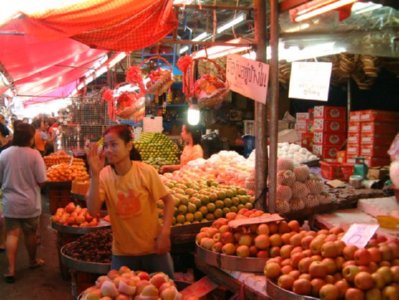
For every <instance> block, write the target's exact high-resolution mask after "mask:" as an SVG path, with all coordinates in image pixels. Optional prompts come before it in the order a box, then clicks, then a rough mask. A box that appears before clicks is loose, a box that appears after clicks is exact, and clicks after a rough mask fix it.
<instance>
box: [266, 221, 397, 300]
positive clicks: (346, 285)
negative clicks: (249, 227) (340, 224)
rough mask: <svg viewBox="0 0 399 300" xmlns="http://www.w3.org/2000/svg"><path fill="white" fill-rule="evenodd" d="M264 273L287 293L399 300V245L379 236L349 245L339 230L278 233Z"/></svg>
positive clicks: (329, 297) (323, 296) (336, 297)
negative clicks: (287, 291) (364, 242)
mask: <svg viewBox="0 0 399 300" xmlns="http://www.w3.org/2000/svg"><path fill="white" fill-rule="evenodd" d="M277 235H278V237H276V238H275V239H273V240H271V237H270V238H269V240H270V246H271V248H270V252H269V254H270V257H271V258H270V259H269V260H268V261H267V263H266V265H265V268H264V273H265V275H266V277H267V278H269V279H270V280H272V281H274V282H276V284H277V285H278V286H279V287H281V288H283V289H286V290H289V291H293V292H294V293H297V294H300V295H308V296H313V297H319V298H321V299H329V300H330V299H350V300H357V299H389V300H394V299H399V241H397V240H392V241H387V240H386V238H385V237H383V236H380V235H375V236H374V237H373V238H372V239H371V240H370V241H369V242H368V244H367V246H366V248H359V249H358V248H357V247H356V246H354V245H346V244H345V243H344V242H343V241H342V240H341V238H342V236H343V235H344V232H343V230H342V229H341V228H332V229H330V230H325V229H323V230H320V231H318V232H314V231H303V230H302V231H299V232H295V231H294V232H292V231H291V232H290V231H289V229H286V230H283V231H280V232H279V233H278V234H277Z"/></svg>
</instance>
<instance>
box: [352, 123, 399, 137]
mask: <svg viewBox="0 0 399 300" xmlns="http://www.w3.org/2000/svg"><path fill="white" fill-rule="evenodd" d="M397 131H398V124H395V123H387V122H362V123H361V129H360V132H361V133H362V134H364V133H371V134H374V135H377V134H384V135H386V134H396V133H397Z"/></svg>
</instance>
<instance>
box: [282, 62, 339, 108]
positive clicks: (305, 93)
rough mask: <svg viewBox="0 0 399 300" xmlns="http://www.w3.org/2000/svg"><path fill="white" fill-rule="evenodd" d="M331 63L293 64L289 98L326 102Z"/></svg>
mask: <svg viewBox="0 0 399 300" xmlns="http://www.w3.org/2000/svg"><path fill="white" fill-rule="evenodd" d="M331 70H332V63H324V62H323V63H319V62H293V63H292V64H291V78H290V88H289V94H288V97H289V98H297V99H307V100H321V101H327V100H328V90H329V88H330V78H331Z"/></svg>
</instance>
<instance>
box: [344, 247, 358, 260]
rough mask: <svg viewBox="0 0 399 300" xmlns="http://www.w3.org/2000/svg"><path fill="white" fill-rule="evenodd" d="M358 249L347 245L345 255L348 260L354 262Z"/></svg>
mask: <svg viewBox="0 0 399 300" xmlns="http://www.w3.org/2000/svg"><path fill="white" fill-rule="evenodd" d="M356 250H357V247H356V246H355V245H346V246H345V247H344V250H343V251H342V252H343V255H344V257H345V259H346V260H353V259H354V255H355V252H356Z"/></svg>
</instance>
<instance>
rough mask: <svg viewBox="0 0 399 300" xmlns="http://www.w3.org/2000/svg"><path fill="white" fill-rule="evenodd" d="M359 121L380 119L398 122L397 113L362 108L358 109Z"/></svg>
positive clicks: (398, 115)
mask: <svg viewBox="0 0 399 300" xmlns="http://www.w3.org/2000/svg"><path fill="white" fill-rule="evenodd" d="M360 121H361V122H370V121H373V122H374V121H381V122H396V123H397V122H399V113H398V112H392V111H384V110H374V109H369V110H362V111H360Z"/></svg>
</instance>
